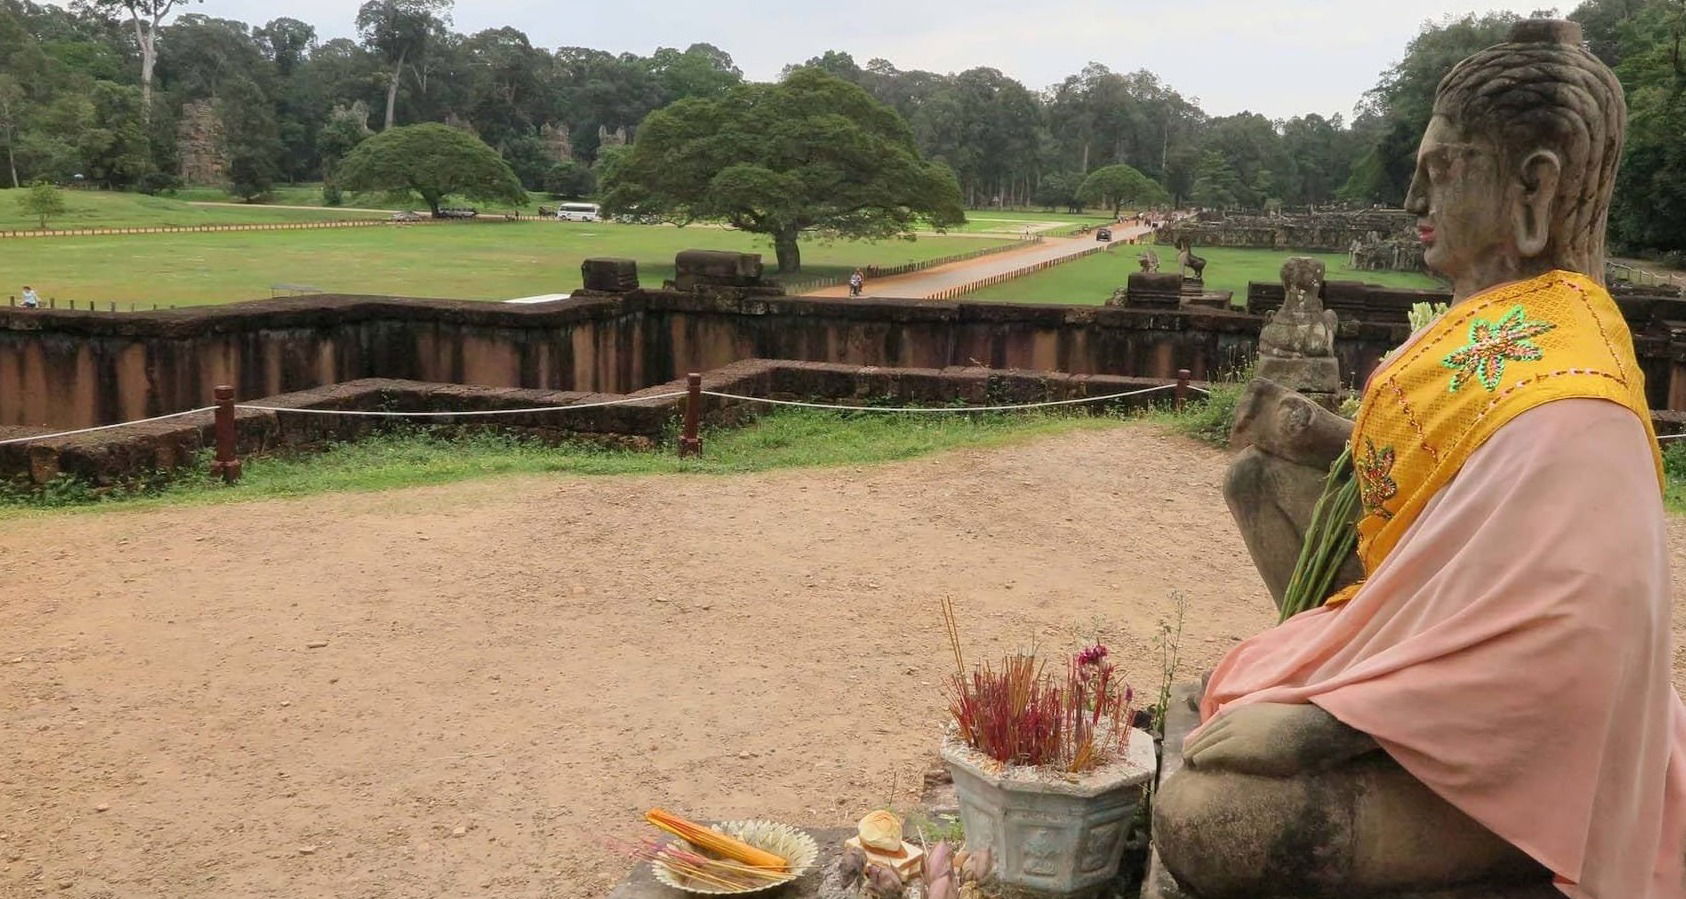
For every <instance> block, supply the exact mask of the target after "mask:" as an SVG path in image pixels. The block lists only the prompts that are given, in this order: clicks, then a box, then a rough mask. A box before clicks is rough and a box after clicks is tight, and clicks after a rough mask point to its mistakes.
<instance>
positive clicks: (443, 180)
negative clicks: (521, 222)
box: [335, 123, 527, 215]
mask: <svg viewBox="0 0 1686 899" xmlns="http://www.w3.org/2000/svg"><path fill="white" fill-rule="evenodd" d="M335 174H336V180H337V182H338V185H339V187H341V188H342V189H345V190H353V191H370V190H382V191H414V192H415V193H416V194H417V195H418V196H420V197H421V198H422V201H423V202H425V203H426V204H427V207H428V208H429V209H431V210H432V211H433V213H434V214H435V215H438V214H439V202H440V201H441V200H443V199H444V198H445V196H446V195H447V194H451V195H456V196H462V197H466V198H468V199H470V200H479V201H481V202H486V203H510V204H513V205H522V204H525V203H526V201H527V194H526V191H524V190H523V189H522V187H521V181H520V180H519V179H517V178H516V177H515V173H514V172H513V171H511V170H510V168H509V164H508V163H506V162H504V161H503V158H502V157H500V156H499V155H498V151H496V150H494V149H492V148H491V147H488V146H486V143H485V142H484V141H482V140H480V138H478V137H475V136H474V135H472V134H469V133H467V132H466V131H461V130H458V129H456V128H452V127H450V126H449V125H440V124H437V123H428V124H424V125H403V126H399V127H396V128H392V129H389V130H387V131H382V132H381V133H380V134H377V135H375V136H374V137H371V138H369V139H368V140H366V141H363V142H362V143H360V144H358V145H357V146H356V147H354V148H353V149H352V151H351V152H350V153H348V154H346V157H345V159H344V160H342V161H341V162H340V165H339V168H338V169H337V171H336V173H335Z"/></svg>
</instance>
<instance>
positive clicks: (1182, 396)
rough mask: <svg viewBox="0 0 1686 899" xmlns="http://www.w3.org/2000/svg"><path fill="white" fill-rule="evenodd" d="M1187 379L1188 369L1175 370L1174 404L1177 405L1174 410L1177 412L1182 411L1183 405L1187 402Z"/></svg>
mask: <svg viewBox="0 0 1686 899" xmlns="http://www.w3.org/2000/svg"><path fill="white" fill-rule="evenodd" d="M1188 378H1189V370H1188V369H1186V368H1179V369H1177V392H1176V397H1177V400H1176V404H1177V405H1176V408H1177V411H1178V412H1181V411H1183V404H1185V403H1187V402H1188Z"/></svg>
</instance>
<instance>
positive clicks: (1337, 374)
mask: <svg viewBox="0 0 1686 899" xmlns="http://www.w3.org/2000/svg"><path fill="white" fill-rule="evenodd" d="M1254 375H1255V376H1256V377H1260V378H1265V379H1266V380H1270V381H1275V382H1276V383H1278V384H1281V385H1282V386H1283V387H1286V388H1288V389H1289V390H1297V391H1299V392H1300V393H1336V392H1338V391H1339V390H1340V389H1341V363H1340V360H1338V359H1336V358H1335V357H1333V356H1318V357H1309V358H1298V359H1294V358H1286V357H1282V356H1262V355H1261V356H1260V357H1259V364H1258V368H1257V369H1256V370H1255V371H1254Z"/></svg>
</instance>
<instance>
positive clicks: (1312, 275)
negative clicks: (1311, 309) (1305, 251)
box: [1282, 256, 1327, 296]
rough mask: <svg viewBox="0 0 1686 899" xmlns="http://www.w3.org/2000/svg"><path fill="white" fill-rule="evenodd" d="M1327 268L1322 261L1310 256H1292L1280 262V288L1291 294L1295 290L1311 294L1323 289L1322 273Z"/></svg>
mask: <svg viewBox="0 0 1686 899" xmlns="http://www.w3.org/2000/svg"><path fill="white" fill-rule="evenodd" d="M1325 271H1327V268H1326V267H1325V266H1324V265H1323V261H1322V260H1320V259H1316V258H1314V257H1311V256H1293V257H1290V258H1289V259H1288V261H1287V262H1284V263H1282V289H1283V290H1284V291H1285V292H1286V293H1288V294H1289V295H1290V296H1292V295H1293V294H1294V293H1295V292H1296V291H1298V292H1299V293H1301V294H1311V295H1313V296H1315V295H1317V294H1318V293H1321V292H1322V290H1323V275H1324V273H1325Z"/></svg>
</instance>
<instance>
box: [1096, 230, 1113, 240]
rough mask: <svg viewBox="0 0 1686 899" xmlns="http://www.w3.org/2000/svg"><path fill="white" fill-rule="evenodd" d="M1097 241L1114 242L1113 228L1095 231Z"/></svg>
mask: <svg viewBox="0 0 1686 899" xmlns="http://www.w3.org/2000/svg"><path fill="white" fill-rule="evenodd" d="M1095 239H1096V240H1112V229H1111V228H1100V229H1097V230H1096V231H1095Z"/></svg>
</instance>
